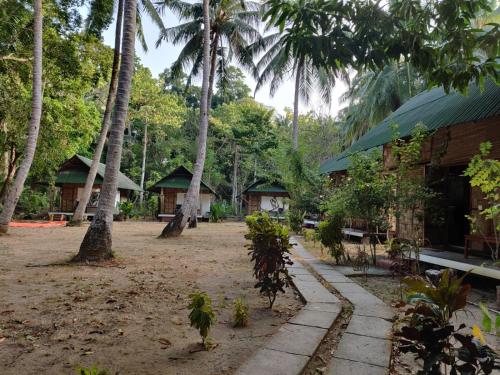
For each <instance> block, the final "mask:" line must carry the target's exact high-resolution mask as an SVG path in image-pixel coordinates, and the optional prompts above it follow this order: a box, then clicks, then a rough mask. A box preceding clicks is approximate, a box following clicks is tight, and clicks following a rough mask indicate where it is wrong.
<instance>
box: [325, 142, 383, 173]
mask: <svg viewBox="0 0 500 375" xmlns="http://www.w3.org/2000/svg"><path fill="white" fill-rule="evenodd" d="M374 151H376V152H379V153H380V154H381V153H382V147H374V148H371V149H369V150H366V151H362V153H364V154H369V153H372V152H374ZM356 153H357V152H352V153H351V152H348V153H347V154H344V153H342V154H340V155H337V156H334V157H332V158H330V159H328V160H325V161H324V162H323V163H322V164H321V165H320V167H319V173H320V174H327V173H332V172H340V171H345V170H347V169H349V167H350V166H351V156H352V155H354V154H356Z"/></svg>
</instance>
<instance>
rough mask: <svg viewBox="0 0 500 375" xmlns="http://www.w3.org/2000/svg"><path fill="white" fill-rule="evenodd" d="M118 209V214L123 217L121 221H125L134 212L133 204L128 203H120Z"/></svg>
mask: <svg viewBox="0 0 500 375" xmlns="http://www.w3.org/2000/svg"><path fill="white" fill-rule="evenodd" d="M118 207H119V209H120V214H122V215H123V219H124V220H127V218H129V217H130V214H131V213H132V211H133V210H134V204H133V203H132V202H130V201H125V202H121V203H120V205H119V206H118Z"/></svg>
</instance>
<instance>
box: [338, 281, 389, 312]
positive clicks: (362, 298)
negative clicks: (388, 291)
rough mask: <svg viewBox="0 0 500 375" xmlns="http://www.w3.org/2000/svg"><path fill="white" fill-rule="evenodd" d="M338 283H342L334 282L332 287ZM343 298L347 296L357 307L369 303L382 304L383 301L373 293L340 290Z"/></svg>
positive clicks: (369, 304)
mask: <svg viewBox="0 0 500 375" xmlns="http://www.w3.org/2000/svg"><path fill="white" fill-rule="evenodd" d="M339 285H342V284H340V283H337V284H334V286H333V287H334V288H336V287H338V286H339ZM340 294H342V295H343V296H344V297H345V298H347V299H348V300H349V301H350V302H351V303H352V304H353V305H354V307H359V306H371V305H383V304H384V302H383V301H382V300H381V299H379V298H377V297H375V296H374V295H373V294H370V293H367V292H363V293H344V292H340Z"/></svg>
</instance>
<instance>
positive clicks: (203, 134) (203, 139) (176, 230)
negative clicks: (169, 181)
mask: <svg viewBox="0 0 500 375" xmlns="http://www.w3.org/2000/svg"><path fill="white" fill-rule="evenodd" d="M209 11H210V10H209V0H203V25H204V29H203V81H202V85H201V101H200V134H199V137H198V154H197V156H196V163H195V165H194V170H193V178H192V179H191V183H190V185H189V189H188V192H187V194H186V198H185V199H184V203H183V204H182V208H181V209H180V210H179V212H178V213H177V214H176V215H175V217H174V219H173V220H172V221H171V222H170V223H168V225H167V226H165V228H164V229H163V231H162V233H161V235H160V237H177V236H180V235H181V233H182V231H183V230H184V227H185V226H186V224H187V221H188V218H189V217H190V216H191V214H192V210H193V208H194V207H197V203H198V202H197V198H198V195H199V191H200V183H201V176H202V174H203V167H204V166H205V157H206V152H207V131H208V91H209V84H210V82H209V80H210V79H209V76H210V18H209V15H210V13H209Z"/></svg>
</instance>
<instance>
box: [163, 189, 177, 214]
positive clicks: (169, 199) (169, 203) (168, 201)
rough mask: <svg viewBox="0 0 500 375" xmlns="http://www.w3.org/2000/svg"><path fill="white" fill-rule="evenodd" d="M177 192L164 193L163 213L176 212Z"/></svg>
mask: <svg viewBox="0 0 500 375" xmlns="http://www.w3.org/2000/svg"><path fill="white" fill-rule="evenodd" d="M175 198H176V194H175V193H173V192H166V193H164V195H163V211H162V213H163V214H173V213H174V212H175V201H176V199H175Z"/></svg>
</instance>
